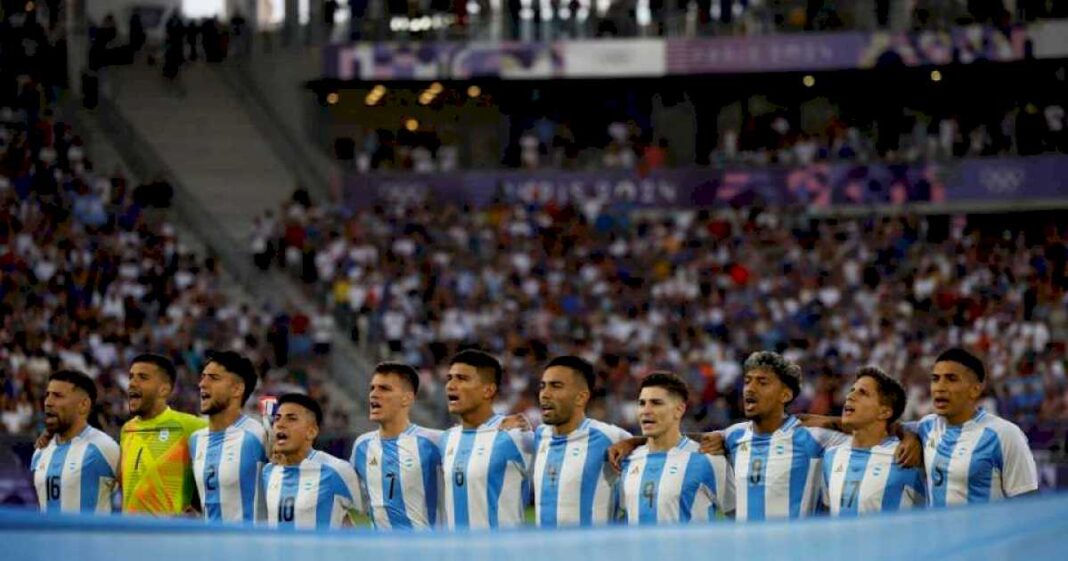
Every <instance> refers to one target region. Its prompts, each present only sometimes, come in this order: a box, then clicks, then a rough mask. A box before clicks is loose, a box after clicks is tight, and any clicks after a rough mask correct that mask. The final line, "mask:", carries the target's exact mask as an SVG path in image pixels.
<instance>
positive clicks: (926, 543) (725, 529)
mask: <svg viewBox="0 0 1068 561" xmlns="http://www.w3.org/2000/svg"><path fill="white" fill-rule="evenodd" d="M1066 534H1068V495H1057V496H1043V497H1034V498H1027V499H1021V500H1017V501H1009V502H1001V503H996V504H991V505H982V506H973V507H966V508H955V509H944V510H918V511H912V512H905V513H898V514H892V515H885V516H874V517H866V518H860V519H827V518H818V519H807V520H800V521H793V522H786V521H783V522H767V523H750V524H733V523H730V522H723V523H719V524H713V525H708V526H671V527H665V526H661V527H643V528H627V527H608V528H598V529H573V530H561V531H540V530H535V529H523V530H513V531H501V532H470V533H446V532H435V533H414V534H413V533H405V534H401V533H375V532H373V531H371V530H356V531H352V530H350V531H347V532H345V531H330V532H300V531H274V530H268V529H264V528H252V527H206V526H204V525H203V523H201V522H198V521H193V520H170V521H164V520H153V519H137V518H129V517H118V516H116V517H92V516H84V517H82V516H42V515H38V514H36V513H31V512H28V511H25V510H23V511H12V510H7V511H0V558H3V559H5V560H6V559H10V560H18V561H34V560H38V559H39V560H42V561H44V560H47V561H56V560H78V561H201V560H207V559H224V560H225V561H293V560H305V559H308V560H314V561H354V560H363V559H366V560H373V561H391V560H397V561H431V560H434V561H438V560H440V561H501V560H506V559H531V558H537V559H548V560H551V561H572V560H574V561H658V560H661V559H664V560H672V561H675V560H680V561H681V560H687V559H690V558H693V559H700V560H702V561H703V560H709V561H726V560H733V559H744V560H746V561H761V560H765V559H768V560H770V559H775V560H783V559H791V560H794V561H808V560H812V561H827V560H831V559H848V560H849V561H880V560H886V561H890V560H903V561H924V560H928V559H929V560H938V561H957V560H960V561H965V560H967V561H983V560H1009V559H1012V560H1027V561H1030V560H1034V561H1039V560H1046V559H1063V558H1064V557H1063V552H1064V549H1063V548H1064V538H1065V536H1066Z"/></svg>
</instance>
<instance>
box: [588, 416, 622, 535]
mask: <svg viewBox="0 0 1068 561" xmlns="http://www.w3.org/2000/svg"><path fill="white" fill-rule="evenodd" d="M586 443H587V444H586V445H587V449H586V464H585V465H584V466H583V467H582V488H581V489H580V498H579V519H580V520H579V523H580V524H581V525H582V526H590V525H592V524H593V508H594V500H595V499H596V496H597V485H598V483H600V481H601V479H602V478H604V470H605V460H606V459H607V455H608V448H609V447H610V446H611V445H612V444H613V441H612V439H611V438H609V436H608V435H606V434H605V433H603V432H601V431H599V430H596V429H590V433H589V436H588V437H587V440H586ZM606 484H607V483H606ZM611 496H612V495H611V492H609V494H608V497H609V499H608V500H609V501H612V499H611ZM609 509H610V512H614V511H615V507H614V506H609Z"/></svg>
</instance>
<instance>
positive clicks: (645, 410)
mask: <svg viewBox="0 0 1068 561" xmlns="http://www.w3.org/2000/svg"><path fill="white" fill-rule="evenodd" d="M502 374H503V371H502V368H501V365H500V362H499V361H498V360H497V359H496V358H494V357H493V356H492V355H489V354H487V353H484V352H481V351H477V350H465V351H461V352H460V353H459V354H457V355H455V356H454V357H453V358H452V359H451V360H450V365H449V370H448V378H447V383H446V386H445V393H446V396H447V398H448V409H449V412H450V413H451V414H453V415H454V416H456V417H457V418H458V420H459V424H457V425H456V426H454V427H452V428H450V429H448V430H445V431H438V430H434V429H429V428H425V427H420V426H417V425H414V424H412V423H411V421H410V410H411V408H412V406H413V404H414V403H415V400H416V394H417V393H418V390H419V376H418V373H417V372H416V370H415V369H414V368H412V367H411V366H409V365H406V364H402V363H394V362H387V363H382V364H379V365H378V366H377V367H376V369H375V372H374V374H373V376H372V379H371V385H370V394H369V409H370V420H371V421H372V422H374V423H376V424H377V425H378V426H379V429H378V430H376V431H373V432H370V433H367V434H364V435H362V436H360V437H359V438H357V439H356V441H355V443H354V444H353V448H352V454H351V457H350V459H349V461H348V462H346V461H343V460H341V459H338V458H335V457H333V456H331V455H329V454H327V453H325V452H321V451H317V450H315V449H314V448H313V444H314V442H315V439H316V437H317V436H318V434H319V426H320V425H321V423H322V416H323V414H322V410H321V409H320V406H319V405H318V404H317V403H316V402H315V401H314V400H312V399H311V398H309V397H308V396H305V395H302V394H287V395H283V396H281V397H280V398H279V399H278V409H277V412H276V414H275V415H274V417H273V419H272V423H271V426H270V427H269V430H270V432H271V436H272V437H273V438H272V439H270V440H273V442H271V441H269V439H268V428H265V427H264V426H263V425H262V424H261V423H260V422H258V420H256V419H253V418H250V417H248V416H246V415H244V414H242V409H243V407H244V405H245V403H246V402H247V400H248V398H249V397H250V396H251V394H252V393H253V391H254V389H255V386H256V381H257V376H256V373H255V369H254V367H253V365H252V363H251V362H250V361H249V360H248V359H247V358H244V357H242V356H241V355H239V354H237V353H234V352H221V353H215V354H212V355H211V356H210V357H209V360H208V362H207V364H206V365H205V367H204V369H203V372H202V374H201V377H200V383H199V389H200V398H201V401H200V413H201V414H202V415H206V416H207V418H208V419H207V422H205V421H204V420H202V419H201V418H198V417H195V416H192V415H187V414H184V413H179V412H176V411H173V410H172V409H170V408H169V407H168V406H167V400H168V398H169V397H170V395H171V393H172V392H173V390H174V386H175V369H174V366H173V364H171V362H170V361H169V360H168V359H166V358H165V357H162V356H159V355H151V354H145V355H141V356H138V357H136V358H135V359H134V361H133V362H132V364H131V366H130V386H129V405H130V412H131V415H133V418H132V419H131V420H130V421H129V422H127V423H126V424H125V425H124V426H123V428H122V433H121V437H120V444H116V443H115V442H114V441H113V440H112V439H111V438H110V437H108V436H107V435H106V434H104V433H103V432H101V431H99V430H97V429H95V428H93V427H92V426H90V423H89V418H90V416H91V412H92V409H93V406H94V403H95V400H96V386H95V384H94V383H93V381H92V380H91V379H89V378H88V377H87V376H86V375H85V374H82V373H78V372H73V371H60V372H56V373H55V374H53V375H52V376H51V377H50V379H49V383H48V388H47V394H46V398H45V423H46V427H47V433H46V439H47V444H44V441H42V448H41V449H39V450H37V451H36V453H35V454H34V457H33V462H32V466H31V469H32V471H33V476H34V484H35V487H36V490H37V494H38V499H39V502H40V507H41V509H42V510H43V511H64V512H78V511H81V512H98V513H107V512H110V511H111V506H110V505H111V503H110V497H111V496H112V493H113V491H115V490H116V488H117V487H121V491H122V510H123V512H127V513H148V514H154V515H178V514H182V513H190V512H195V511H196V510H199V511H201V512H202V513H203V517H204V518H205V519H206V520H208V521H218V522H240V521H246V522H250V521H259V522H265V523H266V524H268V525H270V526H293V527H298V528H327V527H330V528H336V527H340V526H343V525H347V524H348V523H350V522H351V520H352V519H353V516H354V515H355V513H356V512H360V511H362V512H366V514H367V515H368V517H369V518H370V520H371V522H372V524H373V525H374V527H375V528H379V529H387V528H408V529H424V528H432V527H444V528H450V529H454V528H499V527H511V526H517V525H519V524H521V523H522V522H523V519H524V508H525V505H526V504H528V501H529V499H530V498H531V496H533V503H534V506H535V512H536V521H537V523H538V525H540V526H542V527H556V526H574V525H581V526H589V525H596V524H607V523H611V522H613V521H617V520H622V521H625V522H626V523H630V524H660V523H671V522H707V521H714V520H717V519H729V518H732V517H733V518H735V519H737V520H763V519H770V518H798V517H803V516H807V515H811V514H813V513H815V512H818V511H820V510H823V509H826V510H827V511H829V513H830V514H831V515H833V516H855V515H857V514H864V513H871V512H881V511H891V510H897V509H901V508H908V507H912V506H921V505H927V506H947V505H957V504H965V503H977V502H986V501H990V500H996V499H1001V498H1004V497H1015V496H1019V495H1023V494H1027V493H1031V492H1034V491H1036V490H1037V488H1038V483H1037V473H1036V469H1035V463H1034V459H1033V457H1032V455H1031V451H1030V449H1029V447H1028V444H1027V439H1026V437H1025V436H1024V434H1023V432H1022V431H1021V430H1020V429H1019V428H1018V427H1017V426H1016V425H1014V424H1012V423H1010V422H1008V421H1005V420H1003V419H1000V418H998V417H996V416H995V415H993V414H992V413H989V412H986V411H984V410H983V409H982V408H980V407H978V402H979V399H980V397H981V396H982V394H983V390H984V386H985V378H986V372H985V368H984V366H983V363H982V361H981V360H979V359H978V358H977V357H976V356H974V355H972V354H971V353H969V352H967V351H965V350H963V349H957V348H954V349H949V350H947V351H945V352H943V353H942V354H941V355H939V356H938V358H937V359H936V360H935V363H934V365H933V367H932V372H931V394H932V397H933V403H934V408H935V413H934V414H931V415H928V416H927V417H924V418H923V419H921V420H920V421H918V422H913V423H900V422H898V421H899V417H900V416H901V413H902V411H903V410H904V408H905V400H906V394H905V391H904V389H903V388H902V386H901V384H900V383H898V382H897V381H896V380H894V379H893V378H892V377H890V376H888V375H887V374H886V373H885V372H883V371H882V370H880V369H878V368H876V367H871V366H869V367H865V368H862V369H860V370H859V371H858V372H857V373H856V379H855V381H854V383H853V385H852V388H851V389H850V391H849V394H848V396H847V398H846V402H845V407H844V413H843V415H842V417H841V418H840V419H839V418H827V417H815V416H794V415H790V414H788V413H787V412H786V409H787V407H788V405H789V404H790V403H791V402H792V401H793V400H794V399H795V398H796V397H797V396H798V394H799V392H800V389H801V369H800V368H799V367H798V366H797V365H795V364H792V363H790V362H789V361H787V360H786V359H784V358H783V357H782V356H781V355H779V354H777V353H773V352H757V353H754V354H752V355H751V356H750V357H749V358H748V359H747V360H746V361H745V364H744V389H743V394H742V397H743V406H744V412H745V416H746V419H747V420H746V421H745V422H742V423H738V424H736V425H733V426H731V427H728V428H726V429H724V430H722V431H716V432H712V433H707V434H698V435H690V436H687V435H684V434H682V432H681V423H682V419H683V416H684V414H685V412H686V403H687V401H688V397H689V390H688V388H687V386H686V383H685V382H684V381H683V380H682V379H681V378H679V377H678V376H676V375H674V374H672V373H670V372H654V373H652V374H650V375H648V376H646V377H645V378H644V379H643V380H642V382H641V388H640V393H639V395H638V396H637V399H638V416H639V423H640V427H641V433H642V435H641V436H640V437H632V436H631V435H630V434H629V433H628V432H627V431H625V430H623V429H621V428H619V427H617V426H613V425H610V424H607V423H604V422H601V421H597V420H594V419H589V418H587V416H586V407H587V405H588V403H589V400H590V397H591V395H592V393H593V390H594V387H595V380H596V376H595V373H594V368H593V366H592V365H591V364H590V363H589V362H587V361H585V360H583V359H582V358H579V357H576V356H561V357H557V358H554V359H552V360H551V361H549V363H548V364H547V365H546V367H545V369H544V371H543V373H542V377H541V382H540V390H539V401H540V405H541V410H542V418H543V422H544V424H543V425H542V426H540V427H538V428H537V429H536V430H530V429H529V428H528V427H527V426H525V422H524V420H523V419H521V418H517V417H509V418H505V417H503V416H501V415H497V414H494V410H493V404H494V400H495V398H496V396H497V393H498V389H499V388H500V387H501V383H502ZM120 460H121V461H120Z"/></svg>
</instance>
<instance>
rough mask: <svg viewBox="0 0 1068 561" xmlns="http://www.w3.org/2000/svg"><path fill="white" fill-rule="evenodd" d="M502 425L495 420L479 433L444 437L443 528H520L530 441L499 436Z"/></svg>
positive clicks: (516, 434)
mask: <svg viewBox="0 0 1068 561" xmlns="http://www.w3.org/2000/svg"><path fill="white" fill-rule="evenodd" d="M503 419H504V417H503V416H501V415H494V416H493V417H491V418H490V419H489V420H488V421H486V422H485V423H484V424H482V426H480V427H478V428H477V429H464V428H463V427H462V426H455V427H452V428H451V429H449V430H447V431H445V434H444V435H442V437H441V447H440V448H441V454H442V471H443V475H444V479H445V481H444V491H445V493H444V497H443V499H444V503H443V507H444V514H445V520H444V523H445V526H446V527H448V528H450V529H452V528H504V527H511V526H518V525H520V524H522V522H523V506H524V503H525V502H526V499H527V497H528V496H529V490H530V487H529V481H528V470H529V466H530V462H531V452H532V449H533V444H534V443H533V440H534V435H533V433H530V432H523V431H520V430H510V431H504V430H500V429H499V426H500V424H501V421H502V420H503Z"/></svg>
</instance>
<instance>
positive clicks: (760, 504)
mask: <svg viewBox="0 0 1068 561" xmlns="http://www.w3.org/2000/svg"><path fill="white" fill-rule="evenodd" d="M751 447H752V448H751V450H752V451H751V452H750V456H749V477H748V478H747V481H745V482H744V483H745V489H746V491H745V492H746V497H747V499H748V507H749V511H748V517H747V519H748V520H763V519H764V504H765V502H764V496H765V493H766V486H765V479H766V477H767V469H768V451H769V450H770V448H771V438H770V437H768V436H757V435H754V436H753V441H752V443H751ZM740 483H742V482H740Z"/></svg>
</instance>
